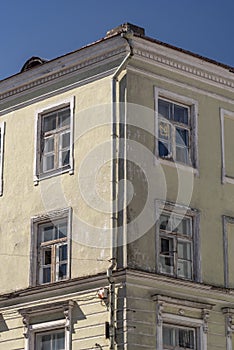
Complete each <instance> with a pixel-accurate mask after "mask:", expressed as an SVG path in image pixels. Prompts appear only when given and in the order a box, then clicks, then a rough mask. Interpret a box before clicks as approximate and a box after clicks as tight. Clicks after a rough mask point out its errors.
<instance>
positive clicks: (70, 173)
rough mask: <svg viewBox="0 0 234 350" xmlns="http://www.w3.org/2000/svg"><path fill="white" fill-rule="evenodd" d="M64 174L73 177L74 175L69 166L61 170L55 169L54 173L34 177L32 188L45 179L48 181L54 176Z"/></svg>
mask: <svg viewBox="0 0 234 350" xmlns="http://www.w3.org/2000/svg"><path fill="white" fill-rule="evenodd" d="M65 173H69V175H73V174H74V169H72V168H71V167H70V166H68V167H66V168H63V169H56V170H54V171H51V172H48V173H45V174H40V175H37V176H35V177H34V180H33V182H34V186H37V185H38V184H39V182H40V181H42V180H45V179H50V178H52V177H54V176H58V175H61V174H65Z"/></svg>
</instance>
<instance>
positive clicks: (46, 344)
mask: <svg viewBox="0 0 234 350" xmlns="http://www.w3.org/2000/svg"><path fill="white" fill-rule="evenodd" d="M40 349H41V350H51V336H50V335H43V336H41V339H40V344H39V350H40Z"/></svg>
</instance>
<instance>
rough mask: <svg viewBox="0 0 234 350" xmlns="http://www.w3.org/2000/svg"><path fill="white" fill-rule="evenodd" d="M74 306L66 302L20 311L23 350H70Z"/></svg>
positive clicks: (68, 301)
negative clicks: (23, 338)
mask: <svg viewBox="0 0 234 350" xmlns="http://www.w3.org/2000/svg"><path fill="white" fill-rule="evenodd" d="M74 304H75V303H74V301H72V300H67V301H61V302H56V303H51V304H44V305H38V306H33V307H29V308H26V309H20V310H19V313H20V314H21V315H22V317H23V324H24V337H25V350H28V349H30V350H70V349H71V329H72V309H73V307H74Z"/></svg>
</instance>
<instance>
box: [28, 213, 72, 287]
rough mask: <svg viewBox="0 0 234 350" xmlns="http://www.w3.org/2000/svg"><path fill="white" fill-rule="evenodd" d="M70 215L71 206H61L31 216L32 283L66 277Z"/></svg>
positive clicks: (53, 280)
mask: <svg viewBox="0 0 234 350" xmlns="http://www.w3.org/2000/svg"><path fill="white" fill-rule="evenodd" d="M70 216H71V210H70V209H65V210H61V211H57V212H53V213H50V214H48V215H45V216H42V217H41V216H39V217H35V218H33V220H32V221H33V225H32V227H33V232H32V246H33V247H32V252H33V255H32V257H31V260H32V271H31V272H32V276H31V282H32V284H44V283H51V282H57V281H60V280H63V279H66V278H68V277H69V270H70V264H69V257H70Z"/></svg>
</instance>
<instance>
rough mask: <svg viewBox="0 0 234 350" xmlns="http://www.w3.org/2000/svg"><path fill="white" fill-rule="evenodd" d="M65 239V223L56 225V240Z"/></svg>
mask: <svg viewBox="0 0 234 350" xmlns="http://www.w3.org/2000/svg"><path fill="white" fill-rule="evenodd" d="M63 237H67V222H62V223H59V224H57V225H56V238H63Z"/></svg>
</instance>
